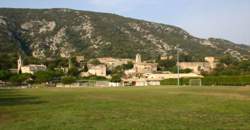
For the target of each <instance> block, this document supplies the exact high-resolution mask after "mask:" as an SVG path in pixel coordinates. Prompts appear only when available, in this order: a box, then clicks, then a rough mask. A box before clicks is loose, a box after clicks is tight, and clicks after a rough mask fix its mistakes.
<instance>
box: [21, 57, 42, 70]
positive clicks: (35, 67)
mask: <svg viewBox="0 0 250 130" xmlns="http://www.w3.org/2000/svg"><path fill="white" fill-rule="evenodd" d="M46 70H47V67H46V66H45V65H35V64H30V65H26V66H23V61H22V57H21V56H19V59H18V61H17V73H28V74H34V73H35V72H38V71H46Z"/></svg>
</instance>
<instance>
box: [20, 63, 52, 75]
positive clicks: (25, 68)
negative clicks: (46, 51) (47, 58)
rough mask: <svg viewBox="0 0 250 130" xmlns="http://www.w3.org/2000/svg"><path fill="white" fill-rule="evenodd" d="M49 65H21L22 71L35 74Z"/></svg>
mask: <svg viewBox="0 0 250 130" xmlns="http://www.w3.org/2000/svg"><path fill="white" fill-rule="evenodd" d="M46 70H47V67H46V66H45V65H26V66H22V67H21V72H22V73H29V74H34V73H35V72H38V71H46Z"/></svg>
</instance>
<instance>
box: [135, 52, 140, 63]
mask: <svg viewBox="0 0 250 130" xmlns="http://www.w3.org/2000/svg"><path fill="white" fill-rule="evenodd" d="M135 63H137V64H138V63H139V64H140V63H141V55H140V54H136V58H135Z"/></svg>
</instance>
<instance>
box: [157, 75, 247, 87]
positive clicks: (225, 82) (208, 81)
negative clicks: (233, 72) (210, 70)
mask: <svg viewBox="0 0 250 130" xmlns="http://www.w3.org/2000/svg"><path fill="white" fill-rule="evenodd" d="M189 80H190V79H180V85H189ZM176 84H177V79H166V80H163V81H161V85H176ZM202 85H208V86H210V85H217V86H219V85H222V86H246V85H250V75H242V76H207V77H204V78H203V79H202Z"/></svg>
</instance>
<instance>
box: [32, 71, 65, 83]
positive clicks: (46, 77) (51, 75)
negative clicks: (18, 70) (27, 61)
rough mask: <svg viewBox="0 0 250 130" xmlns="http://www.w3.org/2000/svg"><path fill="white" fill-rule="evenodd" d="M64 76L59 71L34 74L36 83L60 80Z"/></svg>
mask: <svg viewBox="0 0 250 130" xmlns="http://www.w3.org/2000/svg"><path fill="white" fill-rule="evenodd" d="M62 75H63V72H59V71H52V70H48V71H39V72H36V73H35V74H34V77H35V82H36V83H44V82H50V81H52V80H54V79H59V78H60V77H61V76H62Z"/></svg>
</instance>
